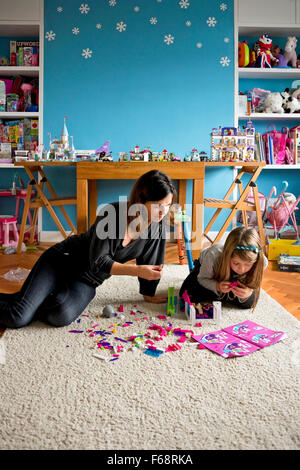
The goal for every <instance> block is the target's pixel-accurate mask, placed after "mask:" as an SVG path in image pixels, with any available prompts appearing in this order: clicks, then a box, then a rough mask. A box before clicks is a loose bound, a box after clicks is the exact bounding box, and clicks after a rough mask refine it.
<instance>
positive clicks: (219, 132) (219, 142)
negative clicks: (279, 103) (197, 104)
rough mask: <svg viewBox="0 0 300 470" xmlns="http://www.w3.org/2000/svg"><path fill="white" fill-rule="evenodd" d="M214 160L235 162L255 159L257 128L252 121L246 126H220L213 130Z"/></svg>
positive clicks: (212, 148)
mask: <svg viewBox="0 0 300 470" xmlns="http://www.w3.org/2000/svg"><path fill="white" fill-rule="evenodd" d="M211 156H212V160H213V161H221V162H227V161H228V162H234V161H244V162H249V161H254V160H255V128H254V126H253V124H252V122H251V121H248V122H247V125H246V127H245V128H242V129H241V128H240V127H219V128H218V129H217V128H214V129H213V130H212V132H211Z"/></svg>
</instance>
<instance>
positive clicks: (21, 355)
mask: <svg viewBox="0 0 300 470" xmlns="http://www.w3.org/2000/svg"><path fill="white" fill-rule="evenodd" d="M187 274H188V268H187V266H177V265H168V266H165V267H164V275H163V279H162V280H161V283H160V285H159V289H158V291H161V292H164V291H167V287H168V286H171V285H173V286H175V288H176V289H179V287H180V285H181V283H182V280H183V279H184V278H185V276H186V275H187ZM141 299H142V298H141V296H140V295H139V294H138V282H137V279H135V278H128V277H122V276H114V277H112V278H110V279H109V280H108V281H106V282H105V284H103V286H102V287H100V288H98V290H97V296H96V298H95V299H94V300H93V302H92V303H91V304H90V305H89V307H88V308H87V309H86V310H85V311H84V312H83V315H81V317H80V318H79V319H78V321H75V322H74V323H73V324H72V325H69V326H68V327H63V328H54V327H50V326H48V325H45V324H43V323H40V322H34V323H32V324H31V325H29V326H27V327H25V328H22V329H19V330H9V329H8V330H6V331H5V334H4V336H3V338H2V339H1V341H3V342H4V343H3V346H5V352H6V355H5V360H2V362H3V363H2V364H1V365H0V372H1V381H0V396H1V411H0V422H1V426H0V448H1V449H2V450H9V449H18V450H25V449H27V450H37V449H41V450H47V449H49V450H50V449H52V450H56V449H60V450H67V449H78V450H83V449H85V450H87V449H99V450H101V449H102V450H104V449H106V450H107V449H108V450H112V449H120V450H122V449H126V450H128V449H130V450H143V449H145V450H147V449H152V450H153V449H156V450H158V449H159V450H165V449H168V450H170V449H171V450H180V449H181V450H194V449H198V450H201V449H233V450H234V449H241V450H246V449H298V448H299V442H300V432H299V418H300V416H299V372H300V330H299V324H300V323H299V322H298V320H297V319H296V318H294V317H293V316H292V315H290V314H289V313H288V312H287V311H286V310H285V309H284V308H283V307H281V306H280V305H279V304H278V303H277V302H275V301H274V300H273V299H272V298H271V297H269V296H268V295H267V294H266V293H265V292H263V291H262V292H261V297H260V300H259V303H258V305H257V308H256V310H255V311H254V313H251V311H250V310H244V311H243V310H238V309H234V308H225V307H223V312H222V320H221V325H220V326H221V327H222V328H224V327H226V326H230V325H233V324H235V323H238V322H240V321H243V320H245V319H251V320H253V321H254V322H256V323H259V324H261V325H264V326H266V327H268V328H270V329H272V330H277V331H285V332H286V333H287V335H288V337H287V339H285V340H284V341H282V342H279V343H277V344H275V345H273V346H269V347H266V348H264V349H262V350H260V351H256V352H254V353H253V354H250V355H248V356H244V357H238V358H229V359H224V358H222V357H221V356H219V355H217V354H215V353H213V352H211V351H209V350H207V349H198V348H197V346H195V345H193V344H191V343H192V341H191V340H190V339H188V341H187V342H185V343H178V337H176V336H175V335H174V333H172V330H171V332H170V334H169V335H167V336H166V337H163V339H162V340H158V339H157V338H158V336H159V334H158V330H151V329H149V326H151V324H152V323H155V324H158V325H161V326H163V327H164V328H165V327H166V326H167V325H168V324H169V323H172V328H182V329H188V330H189V329H191V325H189V323H188V321H187V320H186V319H184V317H180V316H177V317H176V318H174V317H172V318H171V317H168V318H167V319H163V318H158V315H163V314H164V313H165V306H164V305H151V304H146V303H145V302H143V301H142V300H141ZM107 304H110V305H112V306H113V307H114V308H115V310H116V311H117V312H118V310H119V306H120V304H122V305H123V307H124V313H118V315H117V316H115V317H114V318H110V319H109V318H101V317H100V315H101V314H102V309H103V307H104V306H105V305H107ZM135 305H136V307H134V306H135ZM133 309H135V310H133ZM127 322H131V323H127ZM216 329H217V328H216V325H214V324H212V323H210V324H205V325H204V324H203V326H202V327H194V328H193V331H195V332H196V333H198V334H200V333H202V332H203V333H206V332H209V331H214V330H216ZM103 330H105V331H106V332H110V333H111V335H107V336H105V337H104V340H105V341H107V342H110V343H111V344H113V345H114V346H115V349H114V350H111V349H107V348H105V347H104V346H105V344H106V343H105V342H104V343H102V344H104V346H102V348H100V347H99V344H100V343H99V344H98V342H99V340H100V338H102V336H101V334H100V333H99V331H102V332H103ZM71 331H73V332H71ZM74 331H76V332H74ZM146 333H148V334H149V333H150V335H151V336H145V334H146ZM102 335H103V333H102ZM138 335H140V336H138ZM131 336H137V338H136V339H135V340H134V342H133V341H132V340H131V341H128V339H129V337H131ZM116 338H119V339H116ZM149 338H150V340H152V341H153V342H154V343H155V344H156V345H157V346H158V347H159V348H160V349H162V350H164V351H165V350H166V349H167V345H174V344H180V345H181V349H175V350H174V351H172V350H170V351H168V352H163V353H162V354H161V355H160V356H159V357H153V356H151V355H148V354H145V344H146V341H147V339H149ZM155 338H156V339H155ZM102 339H103V338H102ZM124 341H128V342H124ZM121 346H122V348H121ZM170 349H172V348H170ZM95 354H98V355H99V356H101V357H102V358H103V359H102V358H100V357H96V356H95ZM114 354H116V356H114ZM111 359H115V360H113V361H112V360H111Z"/></svg>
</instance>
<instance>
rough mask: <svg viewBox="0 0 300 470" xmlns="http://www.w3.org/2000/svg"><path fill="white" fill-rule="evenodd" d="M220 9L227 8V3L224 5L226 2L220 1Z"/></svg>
mask: <svg viewBox="0 0 300 470" xmlns="http://www.w3.org/2000/svg"><path fill="white" fill-rule="evenodd" d="M220 10H222V11H225V10H227V5H226V3H221V5H220Z"/></svg>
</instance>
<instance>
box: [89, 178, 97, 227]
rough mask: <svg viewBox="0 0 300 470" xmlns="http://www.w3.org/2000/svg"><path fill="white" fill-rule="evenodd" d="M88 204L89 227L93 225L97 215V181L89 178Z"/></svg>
mask: <svg viewBox="0 0 300 470" xmlns="http://www.w3.org/2000/svg"><path fill="white" fill-rule="evenodd" d="M88 194H89V198H88V205H89V227H90V226H91V225H93V223H94V222H95V220H96V217H97V204H98V181H97V180H89V182H88Z"/></svg>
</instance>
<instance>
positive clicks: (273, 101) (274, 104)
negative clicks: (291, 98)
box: [264, 92, 284, 114]
mask: <svg viewBox="0 0 300 470" xmlns="http://www.w3.org/2000/svg"><path fill="white" fill-rule="evenodd" d="M282 102H283V98H282V96H281V94H280V93H277V92H276V93H269V94H268V95H267V97H266V99H265V102H264V105H265V112H266V113H280V114H281V113H284V109H283V107H282Z"/></svg>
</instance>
